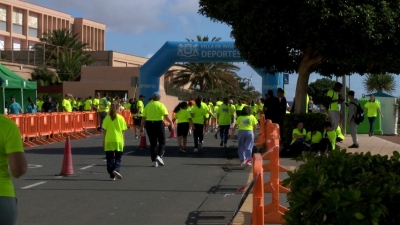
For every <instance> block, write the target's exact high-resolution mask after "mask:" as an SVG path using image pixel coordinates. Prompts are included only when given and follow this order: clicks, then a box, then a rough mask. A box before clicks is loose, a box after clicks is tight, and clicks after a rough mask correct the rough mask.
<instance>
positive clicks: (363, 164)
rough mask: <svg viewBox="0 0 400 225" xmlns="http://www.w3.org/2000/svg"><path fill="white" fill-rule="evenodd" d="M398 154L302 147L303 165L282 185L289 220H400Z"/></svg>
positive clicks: (382, 224)
mask: <svg viewBox="0 0 400 225" xmlns="http://www.w3.org/2000/svg"><path fill="white" fill-rule="evenodd" d="M399 159H400V154H399V153H398V152H394V153H393V156H391V157H390V158H389V157H388V156H381V155H371V153H369V152H368V153H366V154H363V153H361V154H359V153H356V154H349V153H346V150H333V151H332V152H331V154H330V155H329V157H326V156H323V157H315V156H314V155H312V154H310V153H306V152H304V153H303V155H302V156H301V157H299V158H298V161H302V162H304V164H302V165H300V167H299V169H298V170H296V171H294V172H288V175H289V178H287V179H285V180H284V181H283V184H284V185H290V186H291V192H290V193H288V194H287V200H288V203H289V211H288V212H286V213H285V215H284V216H283V217H284V219H285V220H286V224H290V225H297V224H307V225H308V224H310V225H311V224H352V225H362V224H371V225H377V224H380V225H386V224H387V225H389V224H400V217H399V216H400V176H399V174H400V160H399Z"/></svg>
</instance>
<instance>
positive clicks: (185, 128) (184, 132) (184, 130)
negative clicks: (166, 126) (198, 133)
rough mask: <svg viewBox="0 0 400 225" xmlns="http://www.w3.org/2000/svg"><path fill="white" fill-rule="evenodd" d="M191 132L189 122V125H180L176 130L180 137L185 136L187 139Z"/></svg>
mask: <svg viewBox="0 0 400 225" xmlns="http://www.w3.org/2000/svg"><path fill="white" fill-rule="evenodd" d="M188 132H189V122H187V123H178V126H177V128H176V133H177V135H178V137H179V136H184V137H187V135H188Z"/></svg>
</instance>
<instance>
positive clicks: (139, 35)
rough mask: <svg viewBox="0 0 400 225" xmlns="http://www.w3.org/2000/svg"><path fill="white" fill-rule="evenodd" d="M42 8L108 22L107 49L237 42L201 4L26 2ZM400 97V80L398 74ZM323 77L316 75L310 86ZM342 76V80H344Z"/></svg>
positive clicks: (244, 73) (354, 79)
mask: <svg viewBox="0 0 400 225" xmlns="http://www.w3.org/2000/svg"><path fill="white" fill-rule="evenodd" d="M25 1H27V2H31V3H34V4H37V5H40V6H44V7H48V8H51V9H54V10H58V11H62V12H65V13H69V14H71V16H73V17H83V18H86V19H89V20H94V21H97V22H100V23H103V24H106V44H105V45H106V50H113V51H117V52H123V53H127V54H132V55H137V56H143V57H151V56H152V55H153V54H154V53H156V52H157V51H158V49H160V48H161V46H162V45H163V44H164V43H165V42H166V41H185V39H186V38H189V39H196V36H197V35H200V36H209V37H210V38H212V37H220V38H221V41H234V40H233V39H232V38H231V36H230V32H231V28H230V27H229V26H228V25H226V24H222V23H218V22H213V21H211V20H210V19H209V18H206V17H204V16H202V15H200V14H198V13H197V12H198V9H199V5H198V0H146V1H145V0H113V1H110V0H90V1H89V0H68V1H66V0H25ZM237 65H238V66H240V67H241V70H240V71H239V72H238V74H239V76H241V77H243V78H250V77H251V78H252V80H251V81H252V84H253V86H254V87H255V89H256V90H258V91H260V92H261V83H262V82H261V77H260V76H259V75H258V74H257V73H256V72H255V71H254V70H253V69H252V68H251V67H250V66H248V65H247V63H238V64H237ZM395 77H396V81H397V88H396V89H397V91H395V92H394V93H393V94H392V95H394V96H400V76H395ZM319 78H322V77H321V76H320V75H318V74H311V77H310V80H309V82H310V83H311V82H313V81H315V80H316V79H319ZM341 79H342V78H339V81H341ZM363 79H364V78H363V77H361V76H360V75H357V74H356V75H352V76H350V79H349V78H347V79H346V82H347V86H349V85H348V83H349V80H350V88H351V89H352V90H354V91H355V93H356V97H361V95H362V94H368V93H367V92H366V91H365V90H364V88H363V85H362V81H363ZM296 82H297V74H290V76H289V84H287V85H285V90H286V98H287V99H288V100H291V99H293V97H294V94H295V93H294V92H295V90H296Z"/></svg>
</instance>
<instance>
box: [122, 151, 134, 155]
mask: <svg viewBox="0 0 400 225" xmlns="http://www.w3.org/2000/svg"><path fill="white" fill-rule="evenodd" d="M133 152H135V151H130V152H125V153H124V154H123V155H129V154H131V153H133Z"/></svg>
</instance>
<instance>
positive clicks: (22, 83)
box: [0, 64, 37, 114]
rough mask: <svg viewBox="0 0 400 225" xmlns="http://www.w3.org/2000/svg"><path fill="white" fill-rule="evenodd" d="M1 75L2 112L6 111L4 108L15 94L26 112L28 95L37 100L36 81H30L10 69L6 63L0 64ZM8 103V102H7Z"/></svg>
mask: <svg viewBox="0 0 400 225" xmlns="http://www.w3.org/2000/svg"><path fill="white" fill-rule="evenodd" d="M0 77H1V78H2V79H3V84H2V86H1V89H2V97H1V98H0V105H1V106H2V107H1V108H0V113H2V114H3V113H4V109H5V108H7V107H8V105H9V104H10V103H11V96H14V97H15V99H16V101H17V102H18V103H19V104H20V105H21V107H22V108H23V111H24V112H25V106H26V105H27V104H28V100H27V99H28V97H31V98H32V101H34V102H36V95H37V93H36V90H37V83H36V81H28V80H26V79H24V78H22V77H20V76H19V75H18V74H16V73H14V72H13V71H11V70H9V69H8V68H7V67H5V66H4V65H2V64H0ZM6 103H7V104H6Z"/></svg>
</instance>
